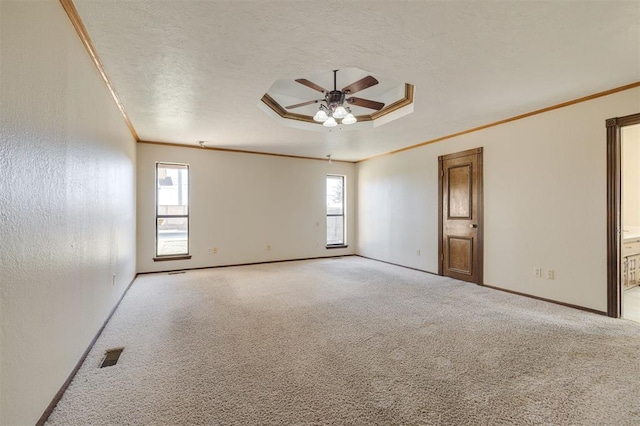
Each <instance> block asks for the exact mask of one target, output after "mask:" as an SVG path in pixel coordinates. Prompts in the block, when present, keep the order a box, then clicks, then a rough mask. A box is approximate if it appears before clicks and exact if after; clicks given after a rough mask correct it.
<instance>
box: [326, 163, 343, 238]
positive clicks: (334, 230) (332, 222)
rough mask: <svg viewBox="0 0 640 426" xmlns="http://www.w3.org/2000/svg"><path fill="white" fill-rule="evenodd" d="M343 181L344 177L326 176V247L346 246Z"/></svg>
mask: <svg viewBox="0 0 640 426" xmlns="http://www.w3.org/2000/svg"><path fill="white" fill-rule="evenodd" d="M344 181H345V177H344V176H337V175H327V247H329V246H343V245H346V241H345V236H344V235H345V232H344V231H345V222H344V212H345V206H344V193H345V185H344Z"/></svg>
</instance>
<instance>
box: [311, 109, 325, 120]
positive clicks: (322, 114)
mask: <svg viewBox="0 0 640 426" xmlns="http://www.w3.org/2000/svg"><path fill="white" fill-rule="evenodd" d="M327 118H329V116H328V115H327V113H326V112H324V111H323V110H321V109H319V110H318V112H316V115H314V116H313V119H314V120H315V121H318V122H320V123H322V122H324V121H326V120H327Z"/></svg>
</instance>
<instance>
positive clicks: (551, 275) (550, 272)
mask: <svg viewBox="0 0 640 426" xmlns="http://www.w3.org/2000/svg"><path fill="white" fill-rule="evenodd" d="M555 277H556V272H555V271H554V270H553V269H549V270H547V279H548V280H552V279H554V278H555Z"/></svg>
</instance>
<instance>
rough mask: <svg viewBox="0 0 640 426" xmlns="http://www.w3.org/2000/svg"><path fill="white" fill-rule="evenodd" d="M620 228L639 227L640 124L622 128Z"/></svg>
mask: <svg viewBox="0 0 640 426" xmlns="http://www.w3.org/2000/svg"><path fill="white" fill-rule="evenodd" d="M622 226H623V227H625V228H628V227H634V228H639V227H640V124H636V125H634V126H625V127H623V128H622Z"/></svg>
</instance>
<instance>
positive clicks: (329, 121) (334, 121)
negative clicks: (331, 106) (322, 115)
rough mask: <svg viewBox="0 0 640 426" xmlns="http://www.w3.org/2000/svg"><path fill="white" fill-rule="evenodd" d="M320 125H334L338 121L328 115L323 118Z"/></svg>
mask: <svg viewBox="0 0 640 426" xmlns="http://www.w3.org/2000/svg"><path fill="white" fill-rule="evenodd" d="M322 125H323V126H324V127H336V126H337V125H338V123H337V122H336V120H335V119H334V118H333V117H329V118H327V119H326V120H325V122H324V123H322Z"/></svg>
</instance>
